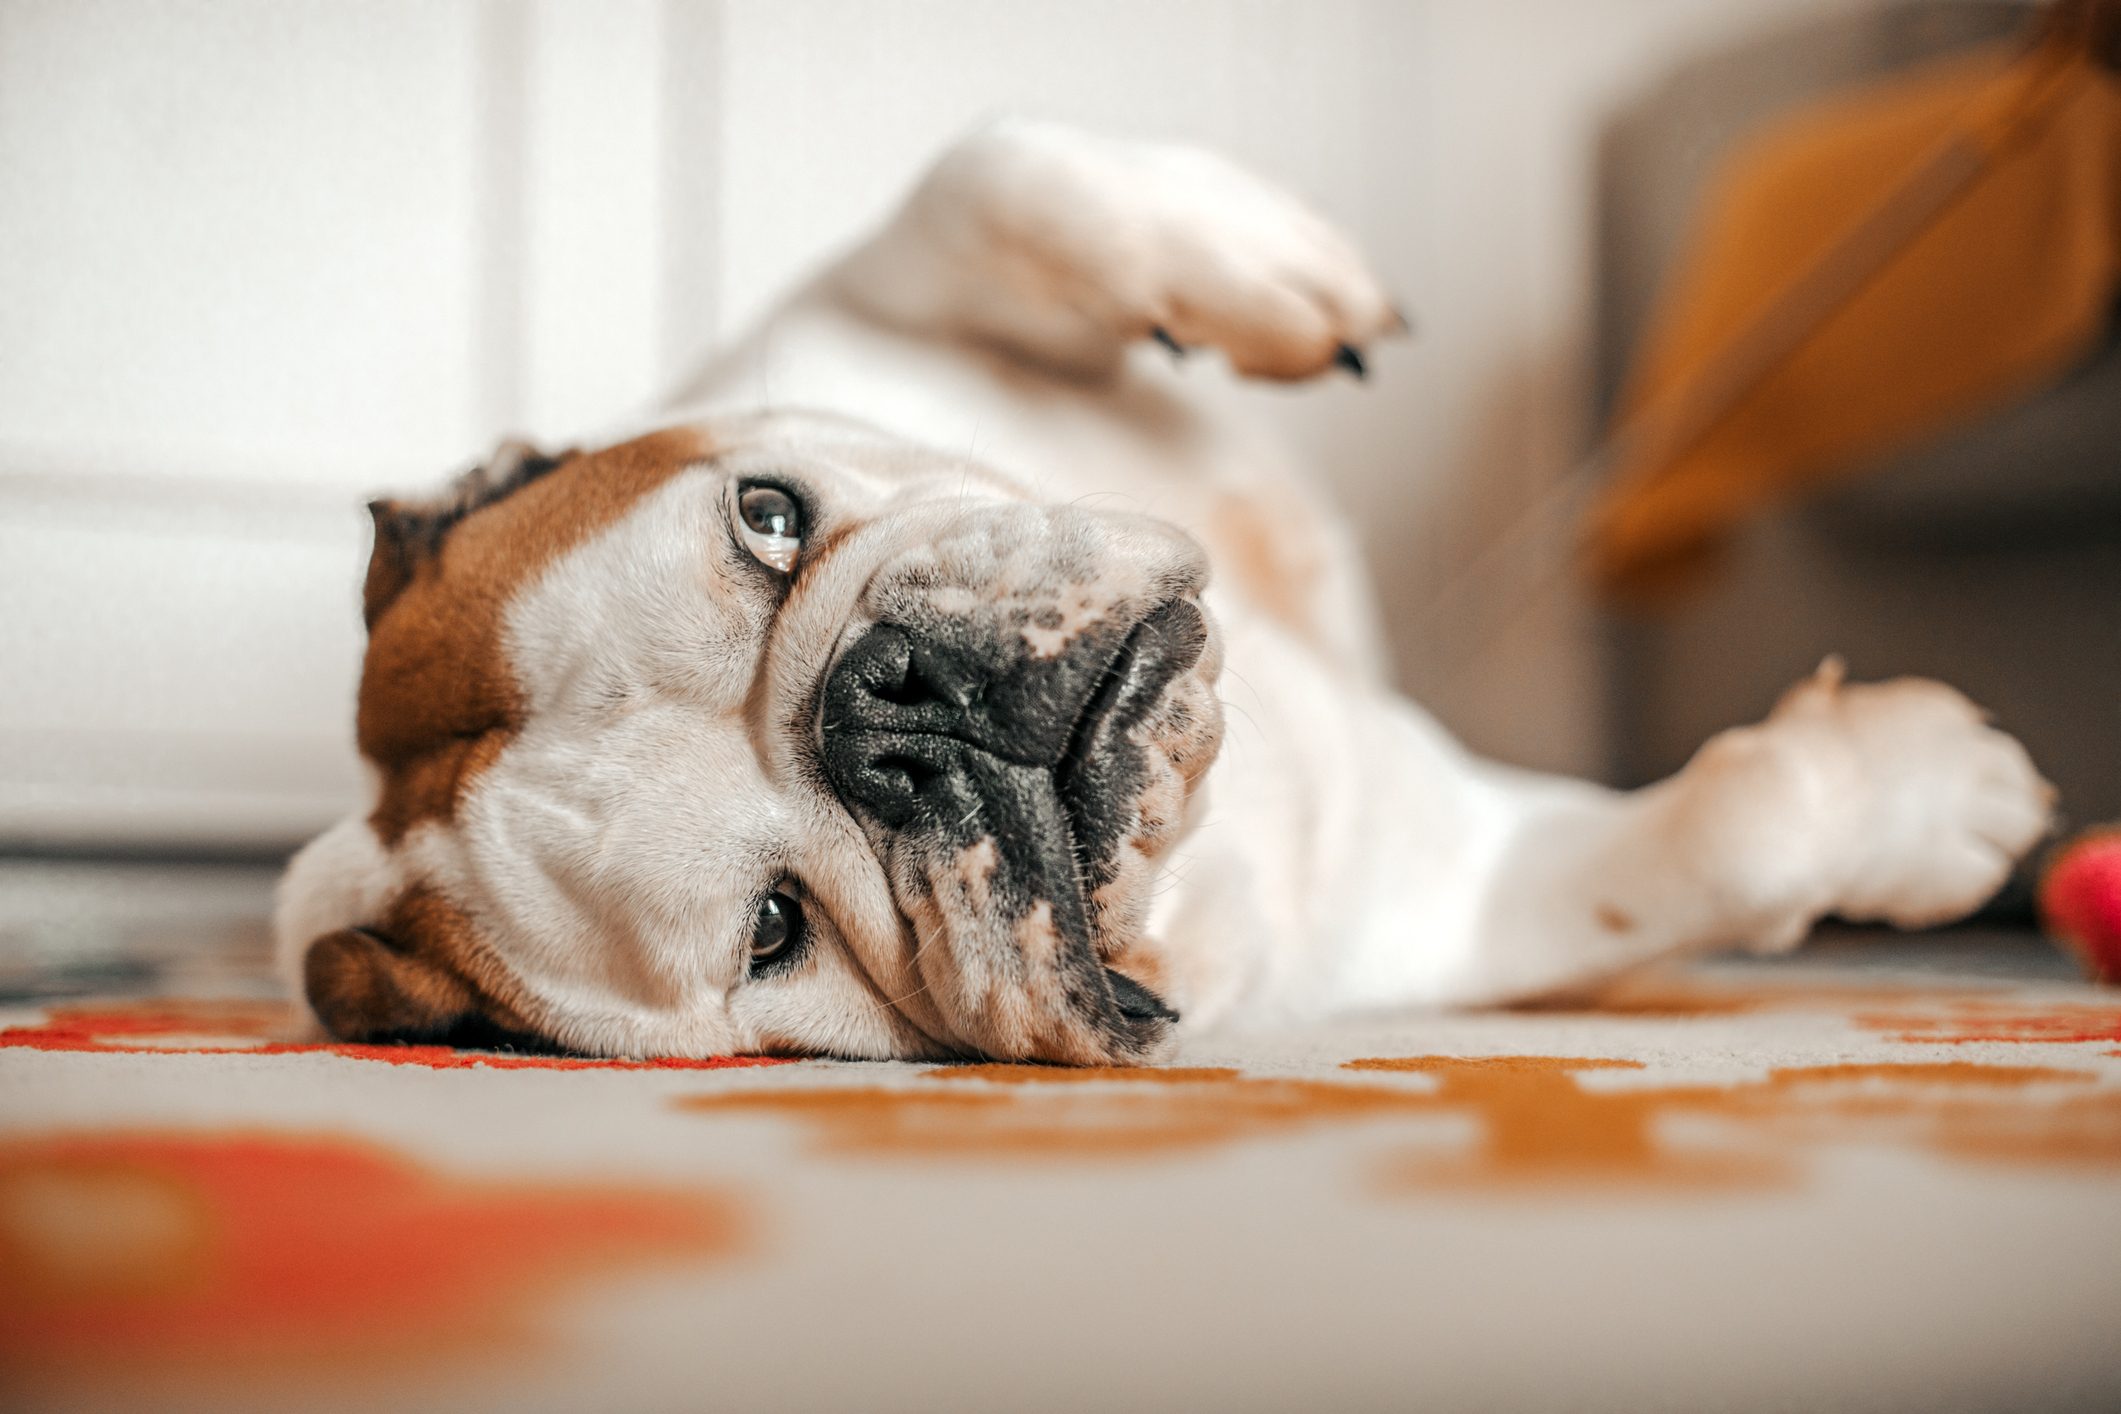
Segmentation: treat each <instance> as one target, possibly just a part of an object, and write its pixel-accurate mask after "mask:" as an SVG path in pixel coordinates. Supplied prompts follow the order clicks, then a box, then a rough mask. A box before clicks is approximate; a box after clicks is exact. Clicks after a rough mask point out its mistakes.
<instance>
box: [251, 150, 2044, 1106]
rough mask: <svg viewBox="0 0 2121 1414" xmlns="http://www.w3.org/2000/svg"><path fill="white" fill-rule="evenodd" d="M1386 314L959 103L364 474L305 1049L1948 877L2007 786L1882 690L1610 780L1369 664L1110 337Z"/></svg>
mask: <svg viewBox="0 0 2121 1414" xmlns="http://www.w3.org/2000/svg"><path fill="white" fill-rule="evenodd" d="M1402 327H1403V325H1402V323H1401V320H1400V317H1399V315H1398V314H1397V313H1396V312H1395V310H1394V309H1393V307H1392V304H1391V303H1390V301H1389V300H1388V299H1387V298H1386V295H1385V293H1384V291H1383V290H1382V289H1381V288H1380V286H1379V283H1378V281H1377V280H1376V278H1375V277H1374V276H1373V275H1372V274H1371V272H1370V271H1369V269H1368V268H1367V267H1366V266H1365V264H1364V262H1363V260H1362V259H1361V257H1360V256H1359V255H1358V254H1357V252H1356V251H1355V250H1354V249H1353V247H1352V246H1351V245H1350V243H1349V242H1348V241H1347V240H1345V239H1344V238H1343V237H1342V236H1341V235H1339V234H1338V233H1337V232H1336V231H1335V230H1334V229H1333V228H1332V227H1331V226H1329V225H1328V224H1327V223H1326V222H1324V221H1323V220H1321V219H1320V218H1319V217H1318V216H1317V215H1315V214H1313V213H1312V212H1311V211H1310V210H1309V209H1307V208H1306V207H1305V206H1304V205H1302V204H1301V203H1300V202H1298V201H1297V200H1295V199H1294V198H1292V197H1291V196H1289V195H1287V194H1286V193H1284V192H1283V191H1281V190H1279V189H1278V188H1276V187H1274V186H1272V185H1270V184H1268V183H1266V182H1264V181H1262V180H1260V179H1258V178H1256V177H1254V176H1252V175H1250V174H1249V173H1247V172H1245V171H1243V170H1241V169H1239V168H1237V167H1236V166H1233V165H1232V164H1230V163H1228V162H1226V161H1223V160H1221V159H1219V158H1217V157H1215V156H1212V155H1210V154H1207V153H1204V152H1200V151H1195V150H1190V149H1182V148H1173V147H1158V146H1141V145H1132V144H1122V143H1116V142H1112V141H1109V140H1104V139H1100V138H1096V137H1093V136H1090V135H1086V134H1083V133H1080V132H1076V131H1072V130H1069V129H1065V128H1060V127H1054V126H1047V125H1040V124H1032V123H1023V122H1010V123H1004V124H1001V125H999V126H995V127H992V128H989V129H987V130H985V131H982V132H980V133H978V134H976V135H974V136H972V137H971V138H969V139H968V140H966V141H965V142H963V143H961V144H960V145H959V146H957V147H956V148H955V149H953V150H952V151H950V152H949V153H948V154H946V155H945V156H944V157H943V158H942V159H941V160H940V161H939V163H937V165H936V166H935V167H934V168H933V169H932V170H931V171H930V172H929V173H928V175H927V176H926V177H925V178H924V179H923V180H922V181H921V182H920V183H919V185H918V187H917V188H916V190H915V191H914V192H913V193H912V195H911V196H910V198H909V199H908V200H907V201H906V203H905V204H904V206H903V208H902V209H900V210H899V211H898V212H897V214H896V215H895V217H894V218H893V219H892V220H890V222H889V223H888V224H886V225H885V226H884V228H883V229H881V230H880V231H878V232H876V233H875V235H874V236H873V237H871V238H870V239H868V240H867V241H866V243H864V244H862V245H861V246H860V247H859V248H857V249H855V250H853V251H852V252H851V253H849V254H848V255H846V256H845V257H844V258H843V259H841V260H839V261H838V263H837V264H835V265H833V266H832V267H831V268H829V269H827V270H826V271H825V272H824V273H823V274H821V275H820V276H819V277H818V278H817V279H815V280H814V281H813V282H812V283H811V284H809V285H808V286H807V287H806V288H804V289H802V290H801V291H800V292H798V293H797V294H795V295H794V296H793V297H792V298H790V299H789V300H788V301H787V302H786V303H785V304H783V305H782V306H781V307H780V308H779V309H778V310H777V311H776V312H775V313H774V314H773V315H772V316H771V317H770V318H769V319H768V320H766V321H765V323H764V324H763V325H762V326H761V327H760V328H759V329H758V330H757V331H756V332H754V333H752V334H751V335H750V336H749V337H748V338H747V339H745V340H744V341H742V342H741V343H739V344H737V345H736V346H734V347H732V348H730V349H729V350H727V351H726V352H725V353H723V354H722V355H720V356H719V357H717V358H716V359H714V360H713V361H712V362H711V363H710V364H709V365H708V366H707V367H705V368H704V369H703V370H702V371H701V372H700V373H699V375H698V376H697V377H696V378H695V379H694V380H693V381H692V382H691V383H690V384H689V385H688V386H687V387H686V388H684V389H683V390H682V392H681V393H680V394H679V395H678V396H677V397H676V398H675V399H673V400H672V401H671V402H670V404H669V405H667V406H666V407H665V408H664V409H662V410H661V411H660V412H658V413H657V414H656V415H655V416H654V417H653V419H652V420H651V421H650V422H649V423H648V424H646V425H645V426H644V427H642V428H640V429H637V432H636V435H627V436H625V437H622V438H619V439H617V440H615V441H613V442H611V443H610V444H609V445H604V446H601V447H599V448H596V449H592V450H582V451H569V452H565V453H559V454H551V455H548V454H544V453H540V452H536V451H533V450H531V449H529V448H527V447H523V446H515V445H511V446H504V447H503V449H502V450H501V452H500V453H499V454H497V455H496V457H495V458H494V459H493V460H492V461H491V462H490V463H489V464H487V465H486V466H484V467H481V468H479V469H477V470H475V471H473V472H471V473H469V474H468V475H466V476H464V477H462V478H461V479H459V480H458V481H457V482H456V483H455V484H454V485H453V486H451V487H450V488H449V489H448V490H447V491H446V492H444V493H443V494H441V495H440V496H439V497H437V498H433V499H424V500H386V501H379V502H377V503H375V505H374V506H372V507H371V510H372V512H373V515H374V520H375V544H374V551H373V555H372V558H371V561H370V563H369V566H368V573H367V581H366V584H365V588H364V594H363V599H364V610H365V615H366V619H367V624H368V632H369V638H368V648H367V655H366V660H365V664H364V668H363V673H362V677H361V684H360V692H359V703H358V711H357V722H356V730H357V736H358V740H359V746H360V750H361V752H362V755H363V756H364V757H365V758H366V761H367V763H368V765H369V766H370V767H371V768H372V773H371V774H372V777H373V794H372V798H370V799H369V800H367V801H366V803H365V805H364V807H363V808H362V809H361V810H360V811H359V812H358V813H356V814H354V815H352V816H350V817H348V818H347V819H345V820H343V821H341V822H340V823H339V824H337V825H336V826H334V827H333V828H331V829H330V830H328V831H327V832H326V833H324V834H323V835H322V836H321V837H319V838H318V839H317V840H315V841H314V842H312V843H311V844H310V845H309V846H308V847H307V848H305V849H304V850H303V851H302V852H301V853H300V854H299V855H298V856H296V858H295V859H294V860H293V862H292V864H291V865H290V866H289V868H288V871H287V874H286V877H285V880H284V882H283V884H282V887H281V891H280V897H279V903H278V908H277V914H276V919H275V926H276V932H277V938H278V945H279V949H280V955H281V957H282V959H283V962H284V965H285V967H286V969H287V972H288V976H289V980H290V983H291V985H292V986H293V987H295V988H296V989H297V990H298V991H299V992H300V994H301V995H302V996H303V997H305V998H306V999H307V1002H308V1005H309V1007H310V1009H311V1010H312V1011H313V1013H314V1015H315V1018H316V1020H317V1022H318V1023H319V1024H320V1025H321V1027H322V1028H323V1030H324V1031H326V1032H328V1033H329V1034H330V1035H332V1036H335V1037H338V1038H341V1039H345V1040H350V1041H424V1042H444V1043H453V1044H464V1045H489V1046H490V1045H500V1044H507V1045H517V1046H543V1047H556V1048H563V1049H566V1050H570V1051H576V1052H586V1053H595V1054H603V1055H632V1056H642V1055H675V1056H706V1055H715V1054H726V1053H732V1052H769V1053H783V1054H807V1055H829V1056H840V1057H849V1058H859V1057H909V1058H915V1057H917V1058H948V1057H966V1056H985V1057H996V1058H1007V1059H1017V1060H1037V1061H1051V1062H1068V1063H1082V1064H1111V1063H1135V1062H1141V1061H1145V1060H1150V1059H1153V1058H1155V1057H1157V1056H1159V1055H1160V1054H1163V1053H1164V1052H1165V1051H1166V1050H1167V1048H1168V1047H1169V1045H1170V1044H1171V1043H1172V1041H1173V1038H1174V1035H1175V1028H1178V1027H1180V1026H1184V1027H1187V1028H1193V1027H1207V1026H1214V1025H1231V1024H1251V1025H1257V1024H1269V1023H1279V1022H1287V1021H1300V1020H1307V1019H1316V1018H1321V1017H1331V1016H1335V1015H1343V1014H1347V1013H1351V1012H1355V1011H1360V1010H1366V1009H1378V1008H1403V1007H1439V1006H1472V1005H1490V1004H1497V1003H1508V1002H1515V1001H1521V1000H1526V999H1533V998H1540V997H1546V996H1550V995H1553V994H1557V993H1582V992H1585V991H1587V990H1588V989H1592V988H1595V987H1596V986H1597V985H1599V984H1601V983H1603V982H1604V981H1606V980H1608V979H1611V978H1613V977H1616V976H1618V975H1620V974H1622V973H1624V972H1627V971H1628V970H1630V969H1633V968H1637V967H1640V966H1642V965H1644V964H1647V963H1651V962H1654V961H1657V960H1659V959H1664V958H1669V957H1673V956H1675V955H1680V954H1686V953H1693V952H1699V951H1702V950H1706V949H1716V948H1726V947H1748V948H1754V949H1782V948H1788V947H1790V946H1793V945H1794V944H1796V943H1797V942H1798V941H1799V940H1800V939H1801V938H1802V937H1803V936H1804V935H1805V933H1806V931H1807V929H1808V928H1809V927H1810V926H1811V924H1812V923H1813V922H1814V921H1815V920H1817V919H1818V918H1820V917H1821V916H1822V915H1825V914H1828V913H1835V914H1840V915H1842V916H1844V917H1848V918H1852V919H1876V920H1885V921H1889V922H1891V923H1894V924H1898V925H1902V926H1917V925H1924V924H1931V923H1937V922H1941V921H1944V920H1948V919H1951V918H1954V917H1957V916H1959V915H1962V914H1965V913H1966V912H1968V911H1969V910H1971V909H1973V908H1975V907H1976V906H1977V905H1979V904H1980V903H1981V902H1982V901H1983V900H1985V899H1986V898H1987V897H1988V896H1989V895H1990V894H1991V893H1992V892H1993V891H1994V890H1995V889H1996V888H1997V887H1998V885H1999V884H2000V883H2001V882H2002V881H2003V880H2004V878H2005V877H2006V875H2007V873H2008V871H2009V870H2010V868H2011V867H2012V865H2013V863H2014V862H2015V861H2016V860H2017V859H2018V858H2019V857H2020V856H2021V855H2022V854H2023V853H2024V852H2025V851H2026V850H2027V849H2028V848H2029V847H2030V846H2031V845H2032V844H2033V843H2034V842H2035V841H2036V840H2037V839H2038V838H2039V837H2040V836H2041V834H2042V833H2043V832H2044V831H2045V829H2046V827H2047V823H2048V815H2049V802H2050V792H2049V790H2048V788H2047V786H2046V785H2045V783H2044V782H2043V781H2042V780H2041V778H2040V777H2039V775H2038V774H2037V772H2036V771H2035V770H2034V768H2033V765H2032V763H2031V762H2030V761H2029V759H2028V758H2027V755H2026V753H2025V752H2024V750H2023V749H2021V748H2020V746H2019V745H2018V744H2017V743H2016V742H2015V741H2013V740H2012V739H2010V738H2009V737H2007V736H2005V735H2003V734H2002V733H2000V732H1998V731H1997V730H1995V729H1994V728H1992V727H1990V726H1989V725H1988V724H1987V723H1986V722H1985V720H1984V718H1983V716H1982V714H1981V713H1980V712H1979V711H1978V710H1977V709H1976V708H1975V707H1974V706H1973V705H1972V704H1970V703H1969V702H1967V701H1966V700H1965V699H1964V698H1963V697H1961V696H1959V695H1958V694H1957V693H1955V692H1954V691H1952V690H1951V689H1949V688H1946V687H1944V686H1941V685H1939V684H1936V683H1932V682H1926V681H1916V680H1901V681H1896V682H1890V683H1884V684H1878V685H1869V686H1854V685H1850V684H1847V683H1845V682H1844V681H1842V677H1841V673H1840V672H1839V670H1838V669H1837V668H1835V667H1833V666H1831V665H1830V666H1829V667H1827V668H1826V669H1823V670H1822V671H1821V672H1820V673H1819V674H1818V675H1817V676H1815V677H1813V678H1812V679H1811V680H1809V681H1807V682H1804V683H1802V684H1800V685H1799V686H1797V687H1796V688H1795V689H1793V690H1792V691H1791V692H1790V693H1789V695H1788V696H1787V697H1786V699H1785V700H1784V701H1783V702H1782V704H1781V705H1780V706H1779V707H1778V708H1777V709H1776V711H1775V712H1774V713H1773V714H1772V715H1771V716H1770V717H1769V718H1768V719H1767V720H1766V721H1765V722H1763V723H1760V724H1758V725H1755V726H1751V727H1746V728H1743V729H1739V730H1734V731H1730V732H1727V733H1725V734H1723V735H1721V736H1719V737H1717V738H1715V739H1714V740H1712V741H1710V742H1709V743H1708V744H1707V745H1706V746H1705V747H1704V748H1702V750H1701V751H1700V753H1699V754H1698V755H1697V756H1696V757H1695V758H1694V759H1693V761H1692V762H1691V763H1690V764H1689V765H1688V766H1687V767H1686V768H1685V769H1684V770H1683V771H1681V772H1680V773H1679V774H1678V775H1677V776H1675V777H1673V778H1672V779H1670V780H1667V781H1665V782H1663V783H1661V784H1659V785H1656V786H1653V787H1650V788H1648V789H1645V790H1641V791H1636V792H1632V793H1620V792H1615V791H1610V790H1606V789H1603V788H1600V787H1597V786H1593V785H1590V784H1586V783H1581V782H1574V781H1567V780H1560V779H1552V778H1545V777H1539V776H1534V775H1531V774H1527V773H1523V772H1519V771H1515V770H1510V769H1506V768H1503V767H1500V766H1496V765H1492V764H1489V763H1486V762H1483V761H1480V760H1478V759H1475V758H1474V757H1473V756H1471V755H1470V754H1469V753H1468V752H1466V751H1465V750H1463V749H1462V748H1461V747H1459V746H1458V745H1457V744H1456V743H1454V741H1453V740H1452V739H1451V738H1450V737H1448V736H1447V735H1446V734H1445V733H1444V732H1443V731H1442V730H1441V729H1440V728H1439V727H1438V726H1437V725H1436V723H1434V722H1433V721H1432V720H1430V719H1429V718H1428V717H1427V716H1425V715H1424V714H1423V713H1422V712H1421V711H1420V710H1419V709H1418V708H1416V707H1415V706H1414V705H1413V704H1411V703H1409V702H1408V701H1406V700H1404V699H1403V698H1401V697H1399V696H1397V695H1395V694H1394V693H1393V691H1392V690H1391V689H1390V688H1389V687H1388V686H1387V683H1386V679H1385V674H1384V670H1383V666H1382V663H1381V657H1380V653H1379V649H1378V644H1377V636H1376V634H1375V632H1374V610H1373V607H1372V605H1371V604H1370V602H1369V600H1368V598H1367V592H1366V589H1365V587H1364V581H1363V573H1362V569H1361V566H1360V564H1359V561H1358V557H1357V554H1356V552H1355V550H1354V548H1353V545H1352V542H1351V539H1350V536H1349V534H1348V531H1347V528H1346V526H1345V525H1344V524H1343V523H1342V522H1341V521H1340V520H1339V519H1338V518H1337V517H1336V515H1335V514H1334V512H1333V510H1332V509H1331V506H1330V504H1329V501H1328V498H1327V497H1326V496H1325V495H1324V494H1323V493H1322V492H1321V491H1320V489H1319V488H1318V486H1317V485H1316V484H1315V483H1313V482H1311V481H1309V480H1307V479H1305V477H1304V476H1303V475H1301V474H1300V473H1299V471H1298V470H1297V468H1296V467H1295V466H1294V465H1292V464H1291V463H1290V462H1289V461H1288V460H1286V459H1284V457H1283V456H1282V455H1281V454H1280V453H1279V452H1277V451H1276V450H1275V449H1274V444H1273V443H1272V442H1271V441H1270V440H1269V439H1267V438H1265V437H1262V436H1260V435H1258V434H1257V433H1256V432H1255V431H1253V430H1251V429H1248V428H1247V427H1246V426H1244V425H1243V423H1242V420H1241V419H1240V418H1239V417H1237V416H1236V415H1235V414H1233V413H1231V412H1229V411H1227V410H1218V409H1217V407H1216V406H1215V401H1216V400H1215V396H1214V390H1213V389H1212V388H1211V387H1208V386H1205V384H1204V380H1202V379H1201V378H1200V377H1198V376H1193V375H1187V376H1180V375H1178V374H1176V373H1174V372H1173V370H1172V369H1171V367H1170V366H1169V365H1170V363H1171V359H1170V358H1169V357H1168V356H1167V355H1166V354H1164V353H1163V352H1161V351H1159V350H1158V349H1156V348H1155V347H1154V345H1157V344H1161V345H1164V346H1165V348H1166V349H1168V350H1171V351H1172V352H1177V351H1182V350H1192V349H1203V350H1205V349H1214V350H1219V351H1220V352H1221V354H1222V355H1224V356H1225V357H1226V358H1227V361H1228V363H1229V365H1230V367H1231V368H1232V369H1234V370H1235V372H1236V373H1237V374H1239V375H1243V376H1247V377H1252V378H1265V379H1280V380H1302V379H1308V378H1312V377H1314V376H1317V375H1320V374H1324V373H1330V372H1332V371H1334V370H1336V369H1339V370H1346V371H1348V372H1351V373H1353V374H1356V375H1358V376H1359V375H1361V374H1362V373H1363V372H1364V367H1365V363H1364V350H1366V349H1368V348H1369V347H1370V346H1371V345H1372V344H1373V342H1374V341H1376V340H1378V339H1381V338H1385V337H1387V336H1390V335H1392V334H1393V333H1395V332H1396V331H1398V330H1400V329H1401V328H1402Z"/></svg>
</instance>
